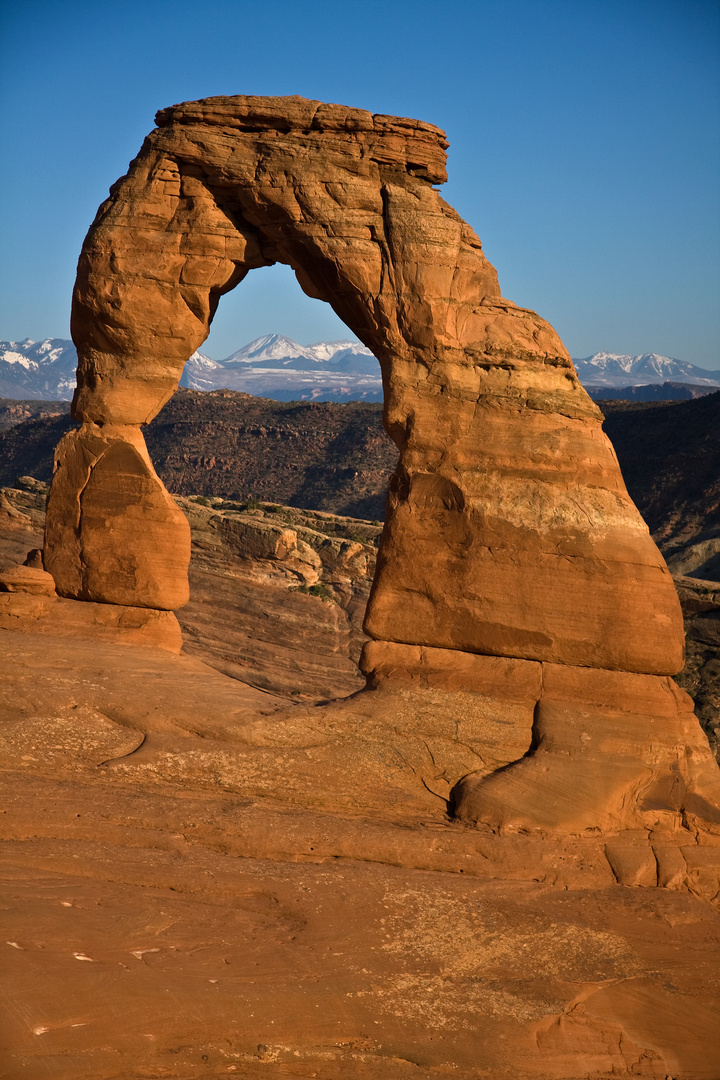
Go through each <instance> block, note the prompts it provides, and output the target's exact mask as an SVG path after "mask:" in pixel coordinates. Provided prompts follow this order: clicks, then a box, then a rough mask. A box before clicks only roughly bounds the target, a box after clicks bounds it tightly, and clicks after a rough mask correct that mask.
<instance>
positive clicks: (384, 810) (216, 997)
mask: <svg viewBox="0 0 720 1080" xmlns="http://www.w3.org/2000/svg"><path fill="white" fill-rule="evenodd" d="M67 603H68V604H76V605H77V606H78V607H87V606H89V605H84V604H81V603H79V602H77V601H70V600H69V601H67ZM0 634H2V639H3V641H2V644H3V650H4V657H5V659H6V665H7V666H6V667H5V672H4V675H3V679H2V694H3V699H2V710H1V715H2V725H3V740H2V758H1V759H0V770H1V771H0V776H1V777H2V784H3V809H4V811H5V812H4V813H3V814H2V815H0V827H1V828H2V838H3V843H2V845H1V847H0V860H1V861H2V872H3V878H4V887H3V897H4V899H3V912H2V922H3V927H2V934H1V935H0V938H1V940H2V943H1V944H0V948H2V950H3V965H2V973H3V974H2V979H3V981H4V997H5V999H6V1000H9V1001H10V1002H11V1003H12V1007H11V1009H10V1010H8V1011H6V1013H5V1017H4V1020H3V1024H2V1045H3V1046H4V1048H5V1049H4V1062H5V1068H6V1069H9V1070H10V1071H9V1075H10V1076H23V1077H29V1078H32V1080H35V1078H40V1077H43V1076H46V1075H52V1076H54V1077H56V1078H58V1080H76V1078H77V1077H79V1076H82V1077H83V1080H101V1078H102V1080H110V1077H117V1076H127V1077H140V1076H162V1077H165V1078H166V1080H167V1078H170V1080H187V1078H189V1077H199V1078H207V1080H210V1078H211V1077H212V1078H215V1077H218V1076H225V1075H236V1076H240V1077H245V1078H248V1080H250V1078H252V1080H258V1078H260V1077H270V1078H271V1080H279V1078H281V1077H291V1078H300V1077H311V1076H315V1077H324V1078H325V1080H336V1078H338V1077H341V1076H342V1077H343V1080H344V1078H345V1077H346V1076H349V1077H356V1078H364V1080H365V1078H366V1080H404V1078H405V1077H423V1078H428V1080H430V1078H438V1080H439V1078H441V1077H447V1076H458V1077H463V1078H472V1080H480V1078H482V1077H489V1076H492V1077H493V1078H496V1077H497V1078H500V1080H542V1078H546V1080H550V1078H555V1077H562V1078H565V1080H579V1078H581V1077H582V1078H588V1080H589V1078H591V1077H592V1078H593V1080H599V1078H608V1080H609V1078H610V1077H613V1078H616V1077H618V1076H627V1077H630V1076H635V1077H637V1076H641V1077H646V1078H652V1080H665V1078H666V1077H667V1076H675V1077H678V1078H683V1080H686V1078H688V1080H689V1078H694V1080H713V1078H714V1077H715V1076H716V1064H717V1059H718V1054H719V1053H720V1042H719V1038H720V1036H719V1033H720V1024H719V1023H718V1020H719V1019H720V993H719V989H718V982H719V980H718V963H717V955H718V947H719V946H720V920H718V917H717V914H716V913H715V912H714V911H713V908H712V906H711V905H710V903H709V900H710V898H711V896H712V895H715V894H716V893H717V888H718V885H717V875H718V872H719V871H720V831H718V829H717V828H716V829H714V830H713V828H712V827H711V828H709V829H708V828H706V827H704V828H703V829H702V830H701V831H698V830H697V829H696V828H695V827H694V826H693V825H692V824H691V821H692V819H690V818H688V819H687V822H688V827H684V828H680V829H672V828H671V829H668V827H667V815H666V814H663V813H662V812H660V813H658V814H657V815H656V827H655V828H654V829H642V830H636V831H632V830H631V831H629V832H628V831H624V832H620V833H618V834H615V835H613V834H606V835H605V836H598V834H597V832H593V831H592V830H590V831H588V832H584V833H580V834H578V835H575V836H568V835H565V836H562V837H558V836H557V835H555V836H553V835H543V834H542V833H541V834H539V835H535V836H533V835H523V834H522V833H519V834H513V833H508V834H504V835H499V834H496V833H493V832H491V830H489V829H488V828H487V827H466V826H464V825H463V824H461V823H458V822H457V821H455V822H453V821H452V820H450V819H448V817H447V813H446V802H445V799H444V798H443V797H442V793H443V791H446V790H447V784H446V783H445V784H443V782H442V777H440V776H438V772H439V770H440V769H444V770H445V771H446V772H447V771H452V770H453V769H454V770H456V771H464V770H466V769H467V768H468V765H469V764H470V765H475V766H477V765H478V764H479V763H480V762H479V757H478V755H483V756H484V757H485V758H486V761H485V768H493V767H495V766H496V765H497V764H498V762H500V761H502V760H503V757H502V752H503V746H504V748H505V757H506V758H507V757H508V756H510V757H512V756H514V755H515V754H517V753H518V750H519V747H518V746H517V745H515V746H513V745H512V744H511V743H510V742H509V741H508V739H509V738H510V739H513V738H515V739H517V737H518V735H519V734H521V731H522V728H521V726H520V725H519V723H518V717H519V714H520V713H521V711H522V706H521V704H520V703H519V704H518V705H516V706H515V707H514V710H511V709H510V707H509V705H508V704H505V706H504V709H505V713H504V717H503V715H502V714H501V713H499V711H498V708H497V707H495V708H491V709H490V710H486V714H485V715H486V721H485V722H484V724H483V722H482V716H481V714H482V708H480V711H479V707H481V706H482V701H481V700H480V699H478V698H477V695H476V694H475V693H473V692H472V691H471V690H456V691H455V692H454V693H453V694H452V695H447V693H446V692H444V691H443V690H442V689H438V690H436V691H431V693H430V694H429V697H428V706H427V710H426V713H425V715H424V716H423V717H421V718H418V716H417V711H416V708H415V700H414V696H413V695H409V694H407V693H406V692H405V691H404V690H403V689H402V688H398V687H395V688H393V687H392V686H386V687H384V688H380V689H378V690H376V691H373V692H371V693H370V694H362V695H358V696H357V697H355V698H353V699H351V701H350V703H349V706H350V708H351V713H350V716H351V717H354V722H352V723H349V722H348V721H349V716H348V714H347V712H345V713H343V708H344V709H345V710H347V708H348V706H345V707H343V706H342V705H338V706H336V707H335V708H334V709H333V710H328V708H327V707H322V706H320V707H316V708H315V709H310V710H308V709H307V708H306V707H304V706H296V707H293V706H290V709H289V711H288V707H287V703H286V702H284V701H282V700H281V699H279V698H277V697H274V696H273V695H270V694H266V693H263V692H261V691H259V690H254V689H251V688H249V687H244V686H242V684H240V683H239V682H237V681H236V680H232V679H228V678H226V677H224V676H222V675H221V674H220V673H218V672H215V671H213V670H212V669H210V668H207V667H205V666H204V665H203V664H202V663H201V662H199V661H198V660H195V659H193V658H191V657H186V656H173V655H172V654H170V653H168V652H165V651H162V652H160V651H154V650H151V649H147V648H142V647H139V646H131V645H127V644H124V645H120V644H116V645H112V644H109V643H107V642H98V641H97V640H94V639H93V638H86V639H85V640H83V639H82V637H80V636H76V637H75V638H73V639H70V640H69V639H67V638H65V639H62V638H53V637H52V636H50V635H47V634H46V635H42V638H41V639H39V637H38V636H37V635H34V634H29V633H21V632H15V633H12V632H8V631H0ZM495 662H496V663H498V664H502V663H507V662H506V661H502V660H496V661H495ZM374 695H377V696H378V700H377V701H376V702H375V703H374V704H372V703H371V702H370V701H369V700H368V699H371V698H372V697H373V696H374ZM449 696H450V697H451V698H452V701H451V704H452V708H451V710H450V712H448V713H447V714H446V715H444V709H443V705H445V706H447V704H448V697H449ZM529 719H530V718H529ZM308 721H310V722H309V723H308ZM508 721H511V722H510V723H508ZM527 730H528V728H526V731H527ZM310 733H312V734H310ZM492 747H494V750H492V751H491V748H492ZM489 751H491V752H492V758H489V757H488V755H489ZM473 758H475V760H474V761H473ZM433 788H435V789H436V793H433V791H432V789H433ZM618 881H620V882H623V884H619V883H618ZM658 885H660V886H661V887H658Z"/></svg>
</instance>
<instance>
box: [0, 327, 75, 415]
mask: <svg viewBox="0 0 720 1080" xmlns="http://www.w3.org/2000/svg"><path fill="white" fill-rule="evenodd" d="M76 367H77V353H76V351H75V346H74V345H73V343H72V341H67V340H65V339H64V338H46V339H45V341H32V340H31V339H30V338H25V340H24V341H0V397H8V398H21V399H22V398H27V399H32V400H35V401H67V400H69V399H70V398H71V397H72V396H73V390H74V389H75V368H76Z"/></svg>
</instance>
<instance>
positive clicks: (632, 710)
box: [361, 641, 720, 833]
mask: <svg viewBox="0 0 720 1080" xmlns="http://www.w3.org/2000/svg"><path fill="white" fill-rule="evenodd" d="M361 667H362V670H363V671H364V672H365V673H366V674H367V676H368V684H369V686H370V687H373V688H375V689H378V690H379V689H383V688H384V689H386V690H387V689H390V688H400V687H402V688H404V689H405V691H406V692H412V691H413V690H414V691H415V693H416V696H417V700H418V701H420V700H422V697H423V694H427V693H428V691H431V690H432V691H434V692H435V693H438V692H440V691H445V692H449V693H450V692H455V691H457V690H459V689H462V690H464V691H466V692H469V693H472V694H475V695H478V696H479V697H478V700H482V701H483V712H484V715H485V727H486V728H489V727H490V723H489V717H490V715H492V714H493V713H494V717H495V719H496V723H498V724H499V725H500V726H501V730H502V725H504V730H505V731H506V732H507V733H508V735H509V732H510V731H512V735H513V737H514V738H515V740H516V742H514V743H513V744H512V747H511V745H510V744H508V745H507V746H506V747H505V756H506V760H505V761H502V760H499V759H498V758H496V761H495V769H494V771H492V772H489V771H488V770H487V768H485V769H482V770H477V771H474V772H469V773H468V774H467V775H466V776H463V777H462V778H461V779H460V780H459V781H458V782H457V783H456V784H455V786H454V787H453V788H452V791H451V792H450V794H449V801H450V805H451V810H452V813H453V814H454V815H455V816H456V817H458V818H459V819H460V820H462V821H467V822H481V823H483V824H485V825H489V826H490V827H491V828H493V829H515V830H518V829H525V830H526V829H541V830H544V831H547V830H559V831H561V832H564V833H577V832H582V831H583V830H585V829H595V830H597V831H599V832H608V831H609V832H612V831H615V830H617V829H628V828H630V829H632V828H637V827H645V828H654V827H656V826H657V825H660V826H661V827H664V826H665V825H667V823H668V821H670V820H672V819H673V818H674V817H675V818H677V819H678V820H679V821H680V820H682V819H683V817H686V816H687V815H691V816H693V817H697V818H698V819H700V820H702V821H710V822H713V823H720V772H719V771H718V767H717V762H716V761H715V758H714V756H713V754H712V751H711V750H710V746H709V743H708V740H707V736H706V735H705V734H704V733H703V731H702V730H701V728H700V726H699V724H698V722H697V719H696V717H695V714H694V712H693V702H692V699H691V698H690V696H689V695H688V694H686V693H685V692H684V691H682V690H680V689H679V687H678V686H677V685H676V683H675V682H674V681H673V680H672V679H670V678H668V677H660V676H655V675H636V674H631V673H629V672H620V671H603V670H601V669H599V668H577V667H570V666H568V665H563V664H546V663H536V662H533V661H529V660H510V659H506V658H504V657H496V656H479V655H472V654H469V653H463V652H455V651H453V650H450V649H432V648H423V647H421V646H412V645H398V644H395V643H393V642H380V641H373V642H369V643H368V644H367V645H366V646H365V648H364V650H363V656H362V660H361ZM513 707H514V709H515V712H513ZM518 743H519V744H520V745H518ZM485 745H488V744H487V742H486V743H485ZM513 748H514V749H516V750H520V753H516V754H515V755H514V756H512V753H513ZM480 752H481V753H482V752H483V751H482V750H480Z"/></svg>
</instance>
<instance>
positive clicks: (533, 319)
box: [72, 96, 588, 437]
mask: <svg viewBox="0 0 720 1080" xmlns="http://www.w3.org/2000/svg"><path fill="white" fill-rule="evenodd" d="M157 123H158V127H157V128H156V129H155V130H154V131H153V132H151V133H150V135H149V136H148V137H147V139H146V140H145V143H144V145H143V147H142V149H141V151H140V154H139V155H138V157H137V158H136V159H135V160H134V161H133V162H132V163H131V165H130V169H129V171H128V173H127V175H126V176H125V177H123V178H122V179H121V180H119V181H118V182H117V183H116V184H115V185H114V186H113V188H112V191H111V194H110V198H109V199H108V200H106V202H105V203H104V204H103V206H102V207H101V208H100V211H99V212H98V215H97V217H96V219H95V222H94V223H93V226H92V227H91V229H90V232H89V233H88V236H87V238H86V240H85V243H84V245H83V251H82V254H81V257H80V262H79V267H78V278H77V283H76V288H75V293H74V299H73V316H72V331H73V338H74V340H75V343H76V345H77V348H78V356H79V368H78V389H77V393H76V396H75V402H74V408H75V413H76V415H77V417H78V418H79V419H82V420H92V421H97V422H108V421H110V420H113V421H115V422H122V423H132V424H138V423H146V422H148V421H149V420H150V419H152V417H153V416H154V415H155V414H156V412H157V411H158V410H159V409H160V408H161V407H162V405H163V404H164V403H165V401H166V400H167V398H168V397H169V396H170V394H172V392H173V391H174V389H175V388H176V386H177V382H178V380H179V378H180V375H181V372H182V367H183V365H184V363H185V361H186V360H187V359H188V357H189V356H190V355H191V353H192V352H193V351H194V350H195V349H196V348H198V347H199V345H200V344H201V343H202V341H203V340H204V339H205V337H206V336H207V333H208V330H209V326H210V322H211V320H212V317H213V314H214V312H215V309H216V307H217V303H218V300H219V298H220V296H221V295H222V294H223V293H224V292H227V291H228V290H229V289H232V288H234V286H235V285H237V284H238V283H239V282H240V281H241V280H242V278H243V277H244V276H245V275H246V274H247V273H248V271H249V270H251V269H253V268H255V267H258V266H264V265H268V264H270V263H273V262H276V261H280V262H284V263H287V264H289V265H290V266H291V267H292V268H293V270H294V271H295V273H296V275H297V278H298V281H299V283H300V285H301V287H302V288H303V289H304V290H305V292H307V293H308V294H309V295H310V296H313V297H316V298H319V299H322V300H326V301H327V302H328V303H330V304H331V305H332V307H333V308H334V310H335V311H336V313H337V314H338V315H339V317H340V318H341V319H342V320H343V321H344V322H345V323H346V325H347V326H348V327H349V328H350V329H351V330H352V331H353V332H354V333H355V334H357V336H358V337H359V338H360V339H361V340H362V341H363V342H364V343H365V344H366V345H367V346H368V347H369V348H370V349H371V350H372V351H373V352H374V354H375V355H376V356H377V357H378V360H379V361H380V364H381V367H382V369H383V376H384V379H385V402H386V418H387V422H388V424H389V425H390V427H391V428H393V429H394V430H395V432H396V433H397V437H399V435H400V432H401V431H402V430H403V429H404V427H405V426H406V423H407V416H406V413H405V410H404V409H403V406H402V401H401V399H402V393H399V388H400V385H401V383H402V382H403V381H406V377H407V375H410V376H411V377H412V378H413V379H414V381H416V382H426V383H427V384H428V387H429V386H434V387H438V386H443V385H447V384H449V383H450V382H453V383H454V384H456V388H457V384H458V381H459V378H461V379H462V380H463V381H464V382H465V383H467V385H466V387H465V395H466V396H467V397H468V398H470V397H476V394H475V382H476V380H474V379H473V376H472V375H471V373H470V369H471V368H472V367H473V366H474V365H475V363H476V361H477V360H478V359H479V358H481V359H482V360H483V362H484V363H485V364H486V365H487V364H488V363H491V364H493V365H495V366H498V365H499V366H500V367H501V368H502V369H503V370H504V371H505V372H508V371H509V370H510V369H512V368H513V366H514V362H515V361H517V360H518V359H520V360H525V361H527V360H528V359H530V358H534V360H535V361H536V362H539V363H541V364H542V365H543V366H547V365H548V364H549V365H550V366H552V367H554V368H555V371H556V376H555V378H554V391H555V392H556V393H560V394H563V393H565V392H566V391H567V390H568V388H570V389H571V391H572V390H577V386H576V380H575V376H574V372H573V370H572V365H571V363H570V360H569V357H568V355H567V353H566V351H565V349H564V347H563V345H562V343H561V342H560V339H559V338H558V336H557V334H555V332H554V331H553V330H552V328H551V327H550V326H549V325H548V324H547V323H546V322H544V321H543V320H542V319H540V318H539V317H538V316H537V315H535V314H534V313H533V312H529V311H525V310H523V309H521V308H517V307H516V306H515V305H514V304H512V303H510V302H509V301H506V300H503V299H502V297H501V295H500V289H499V286H498V281H497V274H496V272H495V270H494V268H493V267H492V266H491V264H490V263H489V262H488V261H487V259H486V258H485V256H484V254H483V251H482V245H481V243H480V240H479V239H478V237H477V236H476V235H475V233H474V232H473V230H472V229H471V228H470V226H469V225H467V223H466V222H464V221H463V220H462V219H461V218H460V217H459V215H458V214H457V213H456V212H455V211H454V210H453V209H452V207H450V206H449V205H448V204H447V203H446V202H445V201H444V200H443V199H442V198H441V197H440V195H439V193H438V192H437V191H436V190H435V186H434V185H437V184H440V183H443V182H444V181H445V179H446V176H447V174H446V171H445V161H446V154H445V151H446V148H447V142H446V140H445V137H444V133H443V132H442V131H441V130H440V129H439V128H437V127H434V126H433V125H431V124H425V123H423V122H421V121H417V120H409V119H404V118H400V117H392V116H380V115H375V116H374V115H372V114H371V113H369V112H366V111H364V110H361V109H350V108H345V107H343V106H339V105H326V104H323V103H322V102H317V101H308V100H306V99H304V98H299V97H289V98H259V97H242V96H238V97H223V98H208V99H205V100H202V101H196V102H186V103H184V104H182V105H175V106H172V107H170V108H168V109H163V110H161V111H160V112H159V113H158V114H157ZM408 365H409V367H408ZM448 365H450V366H448ZM401 368H402V369H403V372H404V374H401V375H400V376H399V377H398V372H400V369H401ZM450 368H452V372H451V371H450ZM406 369H407V370H406ZM463 369H464V371H465V374H464V375H462V376H459V372H460V371H461V370H463ZM453 374H454V376H455V377H454V378H453ZM503 377H504V376H501V379H502V378H503ZM565 396H566V397H567V394H565ZM575 398H576V400H575V401H574V405H573V407H574V409H575V411H577V410H578V409H580V410H581V411H582V412H584V413H587V412H588V403H587V400H586V399H585V398H584V396H582V395H577V394H575ZM570 404H571V403H570V402H569V401H568V402H567V405H568V406H570Z"/></svg>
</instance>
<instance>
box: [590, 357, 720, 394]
mask: <svg viewBox="0 0 720 1080" xmlns="http://www.w3.org/2000/svg"><path fill="white" fill-rule="evenodd" d="M573 364H574V365H575V370H576V371H577V373H578V378H579V379H580V382H581V383H582V384H583V386H590V385H592V386H593V387H596V386H617V387H627V386H651V385H662V384H663V383H666V382H670V383H690V384H693V385H697V386H713V387H718V386H720V371H707V370H706V369H705V368H701V367H697V366H696V365H695V364H688V363H686V362H685V361H684V360H675V359H673V357H671V356H660V355H659V354H658V353H640V354H638V355H637V356H626V355H623V354H620V353H608V352H597V353H593V355H592V356H586V357H585V358H584V359H573Z"/></svg>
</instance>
